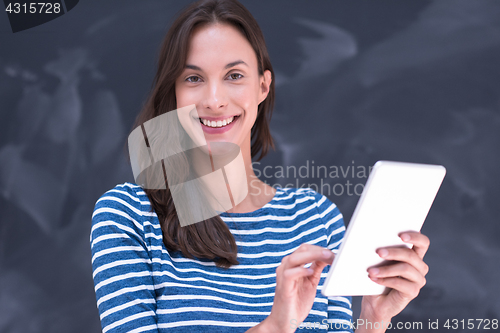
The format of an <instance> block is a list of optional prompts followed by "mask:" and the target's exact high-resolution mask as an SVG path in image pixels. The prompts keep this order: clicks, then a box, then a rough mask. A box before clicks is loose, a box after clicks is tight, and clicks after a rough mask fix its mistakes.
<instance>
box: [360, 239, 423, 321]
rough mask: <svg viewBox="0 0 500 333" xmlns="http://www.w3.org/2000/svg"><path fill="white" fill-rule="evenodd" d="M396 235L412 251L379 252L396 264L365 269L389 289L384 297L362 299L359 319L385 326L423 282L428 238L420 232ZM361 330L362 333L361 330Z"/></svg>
mask: <svg viewBox="0 0 500 333" xmlns="http://www.w3.org/2000/svg"><path fill="white" fill-rule="evenodd" d="M399 236H400V237H401V239H402V240H403V241H404V242H406V243H411V244H413V248H412V249H409V248H383V249H379V250H378V251H377V253H378V254H379V256H380V257H382V258H383V259H386V260H394V261H396V262H395V263H391V264H389V265H385V266H381V267H377V268H373V267H372V268H370V269H368V273H369V277H370V278H371V279H372V280H373V281H375V282H376V283H378V284H381V285H383V286H386V287H389V288H392V290H390V292H389V293H388V294H387V295H378V296H364V297H363V300H362V303H361V315H360V318H362V319H365V320H367V321H370V322H372V323H374V322H377V321H378V322H381V321H384V325H385V324H388V322H389V321H390V320H391V318H392V317H394V316H395V315H397V314H398V313H400V312H401V311H402V310H403V309H404V308H405V307H406V306H407V305H408V303H409V302H410V301H411V300H412V299H414V298H415V297H417V295H418V294H419V292H420V289H421V288H422V287H423V286H424V285H425V282H426V280H425V275H426V274H427V272H428V271H429V267H428V266H427V264H426V263H425V262H424V261H423V258H424V255H425V253H426V252H427V249H428V248H429V238H428V237H427V236H425V235H423V234H421V233H419V232H405V233H402V234H401V235H399ZM360 331H363V329H362V328H361V327H360Z"/></svg>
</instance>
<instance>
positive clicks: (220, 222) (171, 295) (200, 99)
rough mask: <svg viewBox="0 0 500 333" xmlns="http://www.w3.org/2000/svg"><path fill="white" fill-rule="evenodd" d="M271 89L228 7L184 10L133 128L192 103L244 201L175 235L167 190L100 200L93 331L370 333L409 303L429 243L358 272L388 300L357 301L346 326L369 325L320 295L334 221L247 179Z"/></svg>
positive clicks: (309, 199)
mask: <svg viewBox="0 0 500 333" xmlns="http://www.w3.org/2000/svg"><path fill="white" fill-rule="evenodd" d="M273 78H274V75H273V70H272V67H271V63H270V59H269V56H268V53H267V50H266V46H265V43H264V38H263V36H262V33H261V31H260V28H259V27H258V25H257V22H256V21H255V19H254V18H253V17H252V16H251V14H250V13H249V12H248V11H247V10H246V9H245V8H244V7H243V6H242V5H241V4H240V3H238V2H237V1H232V0H231V1H230V0H221V1H217V0H208V1H200V2H197V3H195V4H192V5H191V6H190V7H189V8H187V9H185V10H184V11H183V12H182V13H181V14H180V16H179V17H178V18H177V20H176V21H175V22H174V23H173V25H172V27H171V28H170V30H169V32H168V33H167V36H166V38H165V40H164V43H163V45H162V50H161V54H160V60H159V66H158V72H157V75H156V78H155V86H154V89H153V92H152V94H151V96H150V98H149V100H148V102H147V103H146V105H145V106H144V108H143V110H142V112H141V113H140V115H139V117H138V119H137V121H136V126H139V125H141V124H143V123H145V122H146V121H148V120H150V119H153V118H155V117H157V116H159V115H161V114H164V113H165V112H168V111H171V110H175V109H179V108H183V107H186V106H188V105H193V104H194V105H195V106H196V110H197V112H198V115H199V117H200V118H201V119H199V121H200V126H201V127H202V129H203V133H204V136H205V138H206V141H207V142H208V143H210V142H221V141H222V142H230V143H234V144H237V145H238V146H239V147H240V149H241V154H242V157H243V161H244V168H245V172H246V176H247V177H246V178H247V179H246V182H247V186H248V195H247V196H246V197H245V198H244V199H243V201H241V202H240V203H239V204H237V205H236V206H235V207H234V208H232V209H231V210H229V211H228V212H222V213H220V214H219V215H218V216H214V217H212V218H208V219H206V220H204V221H202V222H198V223H194V224H190V225H187V226H183V227H181V226H180V222H179V217H178V216H177V211H176V209H175V205H174V202H173V200H172V193H171V192H170V189H169V188H167V189H164V190H148V189H143V188H141V187H139V186H138V185H136V184H131V183H125V184H120V185H117V186H116V187H115V188H114V189H112V190H109V191H107V192H106V193H105V194H103V195H102V196H101V198H99V200H98V201H97V203H96V206H95V210H94V214H93V216H92V230H91V239H90V241H91V249H92V266H93V278H94V284H95V291H96V297H97V306H98V309H99V313H100V318H101V324H102V328H103V332H160V331H161V332H163V331H165V332H205V331H207V332H245V331H247V332H294V331H300V330H301V329H306V328H307V331H308V332H310V331H313V329H314V330H315V331H317V332H330V331H344V332H352V331H353V329H354V328H356V332H365V331H366V332H383V331H385V328H386V327H387V324H388V322H390V320H391V318H392V317H393V316H395V315H396V314H398V313H399V312H400V311H401V310H402V309H404V308H405V307H406V305H407V304H408V303H409V302H410V301H411V300H412V299H413V298H415V297H416V296H417V295H418V292H419V290H420V289H421V288H422V286H423V285H424V284H425V275H426V274H427V271H428V267H427V265H426V264H425V263H424V262H423V260H422V258H423V256H424V254H425V252H426V251H427V248H428V246H429V240H428V238H427V237H426V236H424V235H422V234H420V233H406V234H404V235H401V238H402V239H403V241H405V242H408V243H410V244H413V245H414V246H413V249H407V248H388V249H382V250H379V252H378V254H379V255H380V256H381V257H383V258H384V259H387V260H391V261H393V262H394V263H393V264H391V265H387V266H384V267H379V268H378V269H370V270H369V272H368V274H369V276H370V277H371V278H372V279H373V280H374V281H375V282H377V283H379V284H381V285H384V286H387V287H389V288H392V290H391V291H390V293H389V294H387V295H381V296H365V297H364V298H363V301H362V310H361V315H360V319H363V322H364V323H367V322H370V323H371V325H359V326H357V327H353V326H350V325H349V324H350V323H351V322H352V311H351V298H350V297H324V296H323V295H322V294H321V293H320V291H319V288H318V286H319V285H322V283H323V280H324V278H325V276H326V273H327V271H328V265H330V264H331V263H332V261H333V259H334V256H335V255H334V253H335V252H336V251H337V250H338V248H339V246H340V244H341V242H342V240H343V236H344V230H345V228H344V222H343V219H342V215H341V214H340V212H339V210H338V208H337V207H336V206H335V205H334V204H333V203H332V202H330V201H329V200H328V199H327V198H326V197H325V196H323V195H321V194H318V193H316V192H315V191H313V190H311V189H293V188H292V189H290V188H277V189H274V188H272V187H270V186H268V185H267V184H265V183H264V182H262V181H260V180H259V179H258V178H257V177H256V176H255V173H254V171H253V169H252V157H255V156H257V155H258V154H259V153H260V156H259V159H260V158H262V157H263V156H264V155H265V154H266V153H267V151H268V149H269V147H273V141H272V138H271V135H270V131H269V120H270V116H271V109H272V106H273V101H274V81H273ZM219 122H220V123H219ZM179 140H184V139H183V138H180V139H179V138H174V137H172V138H170V139H169V141H168V143H169V144H176V142H177V141H179ZM181 164H182V163H181ZM189 167H190V166H189V165H184V166H183V167H182V165H181V166H180V167H178V168H177V169H178V170H183V168H189ZM167 178H168V176H167ZM168 183H169V184H170V183H171V182H170V179H169V180H168ZM306 267H307V268H306ZM356 322H358V323H360V321H354V323H356Z"/></svg>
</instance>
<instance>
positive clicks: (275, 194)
mask: <svg viewBox="0 0 500 333" xmlns="http://www.w3.org/2000/svg"><path fill="white" fill-rule="evenodd" d="M281 191H282V188H281V187H277V188H276V192H275V193H274V196H273V198H272V199H271V201H269V202H268V203H266V204H265V205H264V206H262V207H260V208H259V209H256V210H254V211H252V212H246V213H228V212H220V213H219V215H220V216H222V217H251V216H255V215H258V214H259V213H261V212H262V211H264V210H265V209H267V208H268V207H269V206H271V205H272V203H273V202H274V201H275V200H276V198H277V197H278V192H280V193H281Z"/></svg>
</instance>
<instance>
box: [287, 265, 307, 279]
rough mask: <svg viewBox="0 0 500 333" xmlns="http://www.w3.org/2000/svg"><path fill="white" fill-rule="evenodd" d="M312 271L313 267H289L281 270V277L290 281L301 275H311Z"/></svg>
mask: <svg viewBox="0 0 500 333" xmlns="http://www.w3.org/2000/svg"><path fill="white" fill-rule="evenodd" d="M313 273H314V270H313V269H309V268H305V267H295V268H289V269H287V270H284V271H283V277H284V278H285V279H286V280H287V281H292V280H296V279H299V278H301V277H306V276H311V275H312V274H313Z"/></svg>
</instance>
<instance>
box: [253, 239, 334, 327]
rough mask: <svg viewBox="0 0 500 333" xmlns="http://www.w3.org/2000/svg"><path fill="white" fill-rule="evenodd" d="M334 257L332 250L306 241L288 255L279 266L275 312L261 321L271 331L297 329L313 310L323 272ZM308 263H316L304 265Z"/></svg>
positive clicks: (272, 310)
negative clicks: (308, 265)
mask: <svg viewBox="0 0 500 333" xmlns="http://www.w3.org/2000/svg"><path fill="white" fill-rule="evenodd" d="M334 257H335V254H334V253H333V252H332V251H331V250H328V249H325V248H322V247H320V246H316V245H311V244H302V245H300V246H299V248H298V249H297V250H295V252H293V253H292V254H290V255H288V256H286V257H284V258H283V260H281V264H280V265H279V266H278V267H277V268H276V291H275V294H274V303H273V307H272V309H271V314H270V315H269V316H268V317H267V318H266V319H265V320H264V321H263V322H262V323H261V324H264V325H265V327H266V328H267V329H269V331H270V332H294V331H295V329H296V327H297V326H298V325H300V323H301V322H303V321H304V319H306V317H307V315H308V314H309V312H310V311H311V308H312V306H313V303H314V298H315V297H316V291H317V288H318V284H319V280H320V278H321V272H322V271H323V268H324V267H325V266H326V265H330V264H331V263H332V261H333V258H334ZM307 263H312V264H311V266H310V267H309V268H304V265H305V264H307ZM263 331H265V330H263Z"/></svg>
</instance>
